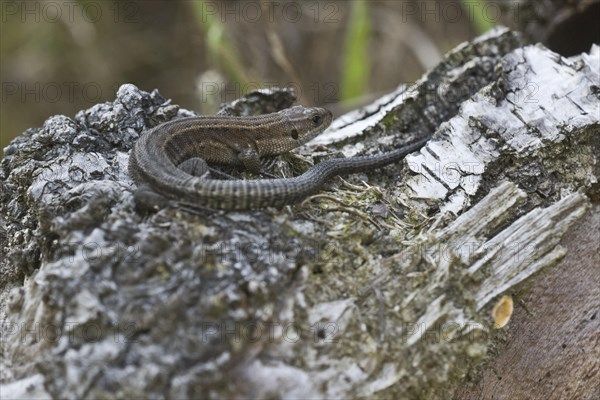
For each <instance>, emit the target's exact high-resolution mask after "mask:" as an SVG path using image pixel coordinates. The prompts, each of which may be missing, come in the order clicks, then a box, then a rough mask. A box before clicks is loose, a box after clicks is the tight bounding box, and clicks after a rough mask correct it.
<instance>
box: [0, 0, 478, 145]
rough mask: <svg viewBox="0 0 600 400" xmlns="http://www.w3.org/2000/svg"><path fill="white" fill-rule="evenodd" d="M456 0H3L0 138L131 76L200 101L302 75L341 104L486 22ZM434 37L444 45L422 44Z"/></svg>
mask: <svg viewBox="0 0 600 400" xmlns="http://www.w3.org/2000/svg"><path fill="white" fill-rule="evenodd" d="M445 4H447V3H445V2H434V1H426V2H420V1H395V0H382V1H367V0H353V1H323V2H318V1H311V0H309V1H297V0H281V1H279V2H263V1H210V0H175V1H168V0H154V1H148V2H144V1H123V2H121V1H100V2H98V1H92V0H85V1H84V0H80V1H78V2H55V1H36V0H32V1H16V0H2V1H1V2H0V7H1V9H0V12H1V18H2V24H1V26H0V38H1V39H0V78H1V80H2V103H1V104H0V146H1V147H2V148H3V147H4V146H6V145H7V144H8V142H9V141H10V140H11V139H12V138H13V137H15V136H16V135H18V134H20V133H21V132H22V131H23V130H24V129H26V128H29V127H35V126H40V125H41V124H42V123H43V121H44V120H45V119H46V118H48V117H49V116H51V115H54V114H65V115H67V116H70V117H73V116H74V114H75V113H76V112H77V111H78V110H81V109H85V108H88V107H91V106H93V105H94V104H97V103H101V102H104V101H112V100H113V99H114V95H115V91H116V90H117V89H118V87H119V86H120V85H121V84H122V83H126V82H129V83H133V84H135V85H137V86H139V87H140V88H141V89H143V90H148V91H149V90H152V89H155V88H158V89H159V91H160V92H161V94H163V95H164V96H165V97H167V98H171V99H172V100H173V103H175V104H180V105H181V106H182V107H185V108H188V109H192V110H196V111H198V112H200V113H211V112H214V110H215V109H216V107H217V106H218V105H219V104H220V103H222V102H226V101H231V100H234V99H236V98H238V97H239V96H240V95H242V94H244V93H246V92H248V91H251V90H254V89H256V88H258V87H268V86H275V85H278V86H293V87H294V88H296V90H297V92H298V95H299V102H300V103H302V104H306V105H313V104H318V105H325V106H327V107H329V108H330V109H332V110H333V111H334V113H335V114H337V115H339V114H340V113H342V112H345V111H347V110H348V108H349V107H351V106H352V107H355V106H358V105H360V104H361V103H365V102H369V101H371V100H372V99H373V98H375V97H377V96H380V95H382V94H383V93H385V92H387V91H390V90H392V89H394V88H395V87H397V85H399V84H400V83H407V82H412V81H414V80H415V79H418V78H419V77H420V76H421V74H422V73H423V72H424V71H425V69H426V66H429V65H435V62H437V59H438V57H439V54H441V53H443V52H445V51H447V50H449V49H450V48H452V47H454V46H455V45H456V44H458V43H460V42H462V41H464V40H468V39H470V38H472V37H473V36H475V33H476V32H475V30H474V28H473V26H474V24H475V25H477V27H478V29H483V28H482V27H481V25H480V23H479V22H477V21H476V18H475V19H473V20H469V18H467V16H466V15H463V16H462V18H461V19H460V20H458V21H457V20H456V19H452V20H449V19H447V18H445V16H444V12H445V10H444V7H445ZM458 4H461V3H458ZM426 9H427V10H432V9H434V10H436V9H437V10H438V11H439V14H440V15H439V16H435V15H432V14H428V13H426V12H424V11H426ZM424 38H426V40H427V46H428V49H433V50H434V51H429V52H426V53H424V52H421V51H420V50H421V49H422V48H425V45H424V42H423V40H424ZM424 54H425V56H424ZM353 99H354V102H352V100H353ZM357 99H358V100H357Z"/></svg>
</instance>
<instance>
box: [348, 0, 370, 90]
mask: <svg viewBox="0 0 600 400" xmlns="http://www.w3.org/2000/svg"><path fill="white" fill-rule="evenodd" d="M351 4H352V6H351V7H352V11H351V13H350V20H349V21H348V33H347V34H346V45H345V48H344V54H343V58H344V66H345V67H344V69H343V70H342V76H343V78H342V100H351V99H353V98H356V97H360V96H362V95H364V94H366V93H367V90H368V88H369V66H370V62H371V60H370V59H369V39H370V22H369V6H368V3H367V2H366V1H365V0H355V1H353V2H352V3H351Z"/></svg>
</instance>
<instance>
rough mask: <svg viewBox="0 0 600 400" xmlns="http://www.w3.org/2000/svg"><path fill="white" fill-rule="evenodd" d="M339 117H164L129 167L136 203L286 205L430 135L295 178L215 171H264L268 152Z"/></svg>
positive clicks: (292, 144) (307, 112)
mask: <svg viewBox="0 0 600 400" xmlns="http://www.w3.org/2000/svg"><path fill="white" fill-rule="evenodd" d="M332 119H333V114H332V113H331V111H329V110H327V109H325V108H319V107H303V106H294V107H290V108H286V109H284V110H281V111H279V112H275V113H270V114H263V115H258V116H251V117H233V116H214V117H210V116H198V117H187V118H181V119H177V120H172V121H169V122H165V123H163V124H160V125H158V126H156V127H154V128H152V129H151V130H149V131H148V132H146V133H144V134H142V135H141V137H140V138H139V139H138V141H137V142H136V143H135V145H134V147H133V149H132V151H131V153H130V158H129V173H130V175H131V177H132V178H133V180H134V182H135V183H136V185H137V186H138V190H137V191H136V192H135V194H134V200H135V203H136V205H137V207H138V208H139V209H149V208H150V209H157V208H162V207H164V206H166V205H167V204H170V203H169V199H174V200H176V201H178V202H182V203H187V204H191V205H193V206H198V207H206V208H215V209H224V210H249V209H257V208H265V207H269V206H273V207H282V206H284V205H288V204H293V203H296V202H298V201H300V200H303V199H304V198H306V197H307V196H309V195H311V194H314V193H316V192H318V191H319V189H320V188H321V187H322V186H323V185H324V184H325V182H326V181H327V180H329V179H330V178H332V177H334V176H336V175H343V174H351V173H355V172H360V171H365V170H370V169H373V168H380V167H383V166H385V165H387V164H390V163H394V162H397V161H399V160H401V159H403V158H404V157H405V156H406V155H407V154H410V153H411V152H413V151H416V150H418V149H420V148H421V147H423V146H424V145H425V143H426V141H427V139H421V140H418V141H416V142H414V143H412V144H409V145H407V146H404V147H401V148H398V149H396V150H393V151H390V152H387V153H383V154H380V155H374V156H360V157H350V158H336V159H330V160H326V161H323V162H320V163H318V164H316V165H314V166H312V167H311V168H309V169H308V170H307V171H306V172H305V173H304V174H302V175H299V176H296V177H291V178H279V179H251V180H236V179H234V180H224V179H213V178H210V168H209V167H208V163H211V164H224V165H234V166H243V167H245V168H247V169H248V170H250V171H252V172H255V173H259V172H260V171H261V162H260V159H261V157H267V156H275V155H279V154H283V153H285V152H288V151H290V150H292V149H294V148H296V147H298V146H300V145H302V144H304V143H306V142H308V141H310V140H311V139H313V138H314V137H316V136H317V135H318V134H320V133H321V132H323V131H324V130H325V129H326V128H327V127H328V126H329V125H330V124H331V121H332Z"/></svg>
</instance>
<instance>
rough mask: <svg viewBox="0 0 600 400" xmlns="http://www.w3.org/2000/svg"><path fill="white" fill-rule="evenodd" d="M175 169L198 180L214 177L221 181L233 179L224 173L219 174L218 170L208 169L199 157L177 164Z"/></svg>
mask: <svg viewBox="0 0 600 400" xmlns="http://www.w3.org/2000/svg"><path fill="white" fill-rule="evenodd" d="M177 168H179V169H180V170H182V171H183V172H186V173H188V174H190V175H193V176H197V177H199V178H205V179H208V178H210V177H211V176H215V177H218V178H221V179H235V178H234V177H233V176H231V175H229V174H226V173H225V172H221V171H219V170H218V169H214V168H211V167H209V166H208V164H207V163H206V161H205V160H204V159H203V158H200V157H192V158H189V159H187V160H185V161H184V162H182V163H181V164H179V165H178V166H177Z"/></svg>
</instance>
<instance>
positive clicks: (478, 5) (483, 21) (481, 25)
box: [462, 0, 496, 34]
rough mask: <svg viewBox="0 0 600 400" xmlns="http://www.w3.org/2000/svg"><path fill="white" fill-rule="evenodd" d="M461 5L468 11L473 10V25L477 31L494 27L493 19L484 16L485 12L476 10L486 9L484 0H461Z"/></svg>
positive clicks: (485, 30)
mask: <svg viewBox="0 0 600 400" xmlns="http://www.w3.org/2000/svg"><path fill="white" fill-rule="evenodd" d="M462 2H463V7H464V8H465V10H466V11H467V12H468V11H469V10H475V12H473V21H472V22H473V25H474V26H475V28H476V29H477V33H479V34H481V33H484V32H487V31H489V30H490V29H492V28H493V27H494V25H496V24H494V23H493V21H492V20H491V19H490V18H489V17H487V16H486V12H485V11H483V12H478V11H477V10H485V9H486V0H462Z"/></svg>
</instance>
